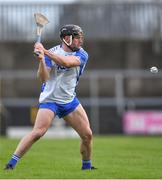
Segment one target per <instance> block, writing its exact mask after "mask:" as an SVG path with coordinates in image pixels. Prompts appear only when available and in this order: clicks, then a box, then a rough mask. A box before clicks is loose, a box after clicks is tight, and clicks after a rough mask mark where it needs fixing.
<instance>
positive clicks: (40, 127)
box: [6, 109, 54, 169]
mask: <svg viewBox="0 0 162 180" xmlns="http://www.w3.org/2000/svg"><path fill="white" fill-rule="evenodd" d="M53 119H54V113H53V112H52V111H51V110H49V109H39V111H38V113H37V117H36V121H35V125H34V128H33V130H32V131H31V132H30V133H29V134H27V135H26V136H25V137H24V138H23V139H22V140H21V141H20V143H19V144H18V146H17V148H16V150H15V152H14V154H13V157H12V159H11V160H10V161H9V163H8V164H7V165H9V167H8V169H13V168H14V166H15V165H16V163H17V161H18V160H19V159H20V158H21V157H22V156H23V155H24V154H25V153H26V152H27V151H28V150H29V149H30V147H31V146H32V145H33V143H34V142H36V141H37V140H38V139H39V138H40V137H42V136H43V135H44V134H45V133H46V131H47V130H48V128H49V127H50V125H51V122H52V120H53ZM10 165H11V166H10ZM6 169H7V166H6Z"/></svg>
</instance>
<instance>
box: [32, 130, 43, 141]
mask: <svg viewBox="0 0 162 180" xmlns="http://www.w3.org/2000/svg"><path fill="white" fill-rule="evenodd" d="M44 134H45V132H44V131H43V130H41V129H36V130H33V132H32V137H33V139H34V141H36V140H38V139H40V138H41V137H42V136H43V135H44Z"/></svg>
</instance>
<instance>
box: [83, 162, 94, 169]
mask: <svg viewBox="0 0 162 180" xmlns="http://www.w3.org/2000/svg"><path fill="white" fill-rule="evenodd" d="M91 166H92V163H91V160H82V169H91Z"/></svg>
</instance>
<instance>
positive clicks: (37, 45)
mask: <svg viewBox="0 0 162 180" xmlns="http://www.w3.org/2000/svg"><path fill="white" fill-rule="evenodd" d="M34 53H35V54H36V55H37V57H38V59H39V60H41V59H43V58H44V47H43V45H42V44H41V43H35V45H34Z"/></svg>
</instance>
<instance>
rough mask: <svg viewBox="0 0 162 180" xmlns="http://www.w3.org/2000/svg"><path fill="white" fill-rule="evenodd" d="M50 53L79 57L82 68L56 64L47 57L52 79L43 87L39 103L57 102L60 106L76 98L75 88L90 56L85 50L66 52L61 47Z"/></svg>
mask: <svg viewBox="0 0 162 180" xmlns="http://www.w3.org/2000/svg"><path fill="white" fill-rule="evenodd" d="M49 51H50V52H53V53H55V54H58V55H63V56H71V55H73V56H77V57H78V58H79V59H80V62H81V64H80V66H76V67H70V68H67V67H64V66H60V65H58V64H56V63H55V62H54V61H52V60H51V59H50V58H49V57H47V56H46V57H45V63H46V66H47V67H48V68H50V69H51V72H50V79H49V80H48V81H47V82H46V83H44V84H43V86H42V92H41V94H40V98H39V102H40V103H50V102H55V103H58V104H67V103H70V102H72V101H73V99H74V98H75V96H76V93H75V88H76V86H77V84H78V80H79V77H80V76H81V75H82V73H83V70H84V67H85V65H86V63H87V60H88V54H87V52H86V51H85V50H84V49H83V48H81V49H80V50H78V51H76V52H65V51H64V50H63V49H62V47H61V45H58V46H55V47H53V48H51V49H50V50H49Z"/></svg>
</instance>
